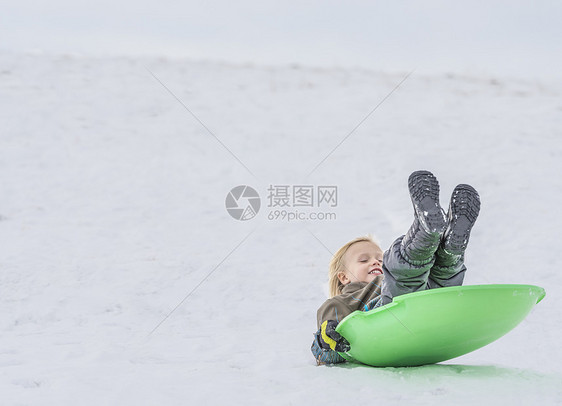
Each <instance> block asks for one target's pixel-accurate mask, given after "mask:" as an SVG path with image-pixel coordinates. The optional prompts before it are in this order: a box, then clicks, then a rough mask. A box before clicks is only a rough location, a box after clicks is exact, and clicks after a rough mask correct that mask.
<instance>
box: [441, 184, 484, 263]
mask: <svg viewBox="0 0 562 406" xmlns="http://www.w3.org/2000/svg"><path fill="white" fill-rule="evenodd" d="M479 213H480V196H479V195H478V192H477V191H476V190H475V189H474V188H473V187H472V186H470V185H458V186H457V187H456V188H455V190H453V194H452V195H451V203H450V204H449V214H448V218H449V227H448V229H447V233H446V235H445V244H444V246H445V250H446V251H447V252H449V253H451V254H456V255H460V254H462V253H464V250H465V249H466V247H467V245H468V239H469V238H470V231H471V230H472V227H473V226H474V223H475V222H476V219H477V218H478V214H479Z"/></svg>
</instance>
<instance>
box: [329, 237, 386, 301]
mask: <svg viewBox="0 0 562 406" xmlns="http://www.w3.org/2000/svg"><path fill="white" fill-rule="evenodd" d="M363 241H368V242H372V243H373V244H375V245H376V246H377V247H379V244H378V243H377V242H376V241H375V240H374V239H373V237H372V236H371V235H366V236H364V237H357V238H355V239H353V240H351V241H350V242H348V243H347V244H345V245H344V246H343V247H341V248H340V249H339V250H338V251H337V252H336V253H335V254H334V256H333V257H332V260H331V261H330V268H329V271H328V287H329V290H330V297H334V296H337V295H341V293H342V289H343V286H344V285H343V284H342V283H341V282H340V280H339V278H338V274H339V273H340V272H344V271H345V266H344V256H345V253H346V252H347V250H348V249H349V247H351V246H352V245H353V244H355V243H358V242H363ZM379 248H380V247H379Z"/></svg>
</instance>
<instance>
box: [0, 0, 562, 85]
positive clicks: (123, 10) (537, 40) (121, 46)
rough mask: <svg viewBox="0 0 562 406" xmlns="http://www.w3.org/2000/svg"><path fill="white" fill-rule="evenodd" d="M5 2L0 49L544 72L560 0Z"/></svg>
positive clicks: (554, 62)
mask: <svg viewBox="0 0 562 406" xmlns="http://www.w3.org/2000/svg"><path fill="white" fill-rule="evenodd" d="M93 3H94V2H90V1H88V2H86V1H70V0H53V1H48V2H47V1H43V2H37V1H32V0H23V1H11V2H8V3H7V4H6V3H5V2H4V4H3V5H2V7H1V9H0V10H1V11H0V38H1V40H0V49H4V50H14V51H49V52H60V53H73V54H94V55H145V56H155V55H158V56H168V57H189V58H194V59H202V58H206V59H212V60H227V61H230V62H253V63H258V64H292V63H297V64H305V65H318V66H324V67H326V66H342V67H355V66H360V67H368V68H370V69H380V70H404V71H411V70H413V69H416V70H417V71H418V72H440V73H442V72H458V73H468V74H491V75H501V76H503V77H505V76H514V77H525V78H529V79H536V78H548V79H549V80H552V79H553V78H554V77H556V75H557V74H558V72H559V71H560V62H561V56H560V55H562V53H561V52H560V39H561V38H562V35H561V34H562V29H561V26H562V25H561V24H560V21H562V3H560V2H557V1H549V0H538V1H521V0H515V1H491V2H490V1H471V2H450V1H440V0H429V1H423V2H414V1H392V2H391V1H386V2H381V1H378V2H368V1H358V0H352V1H345V2H344V1H319V0H317V1H283V2H281V1H270V0H265V1H248V0H245V1H235V2H234V1H226V0H220V1H204V0H199V1H147V0H135V1H109V0H100V1H96V2H95V4H93Z"/></svg>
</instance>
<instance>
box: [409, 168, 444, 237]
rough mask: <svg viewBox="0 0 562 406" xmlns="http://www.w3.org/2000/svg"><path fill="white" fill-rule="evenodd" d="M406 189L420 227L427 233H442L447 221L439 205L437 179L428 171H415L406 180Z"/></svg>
mask: <svg viewBox="0 0 562 406" xmlns="http://www.w3.org/2000/svg"><path fill="white" fill-rule="evenodd" d="M408 189H409V190H410V197H411V199H412V204H413V206H414V210H415V212H416V216H417V218H418V220H419V222H420V224H421V226H422V227H423V228H424V229H425V231H427V232H428V233H438V234H441V233H443V231H444V230H445V227H446V224H447V219H446V217H445V213H444V212H443V209H442V208H441V205H440V204H439V182H438V181H437V178H435V176H433V174H432V173H431V172H429V171H416V172H414V173H412V174H411V175H410V177H409V178H408Z"/></svg>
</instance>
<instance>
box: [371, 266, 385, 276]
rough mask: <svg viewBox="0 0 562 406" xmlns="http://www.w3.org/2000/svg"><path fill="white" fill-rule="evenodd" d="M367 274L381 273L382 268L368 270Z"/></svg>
mask: <svg viewBox="0 0 562 406" xmlns="http://www.w3.org/2000/svg"><path fill="white" fill-rule="evenodd" d="M369 275H375V276H376V275H382V269H380V268H375V269H373V270H372V271H369Z"/></svg>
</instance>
